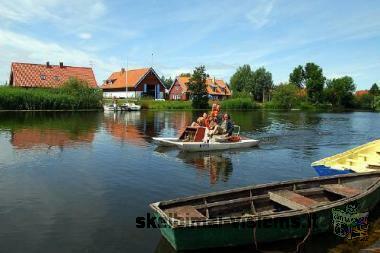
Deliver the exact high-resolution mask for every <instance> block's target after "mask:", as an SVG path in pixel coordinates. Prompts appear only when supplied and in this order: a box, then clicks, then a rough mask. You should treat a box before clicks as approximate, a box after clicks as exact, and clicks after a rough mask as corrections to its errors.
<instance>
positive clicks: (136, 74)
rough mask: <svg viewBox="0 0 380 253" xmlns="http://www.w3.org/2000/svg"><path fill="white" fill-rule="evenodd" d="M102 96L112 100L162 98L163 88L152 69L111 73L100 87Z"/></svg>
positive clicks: (123, 70) (122, 70)
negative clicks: (114, 98)
mask: <svg viewBox="0 0 380 253" xmlns="http://www.w3.org/2000/svg"><path fill="white" fill-rule="evenodd" d="M127 78H128V80H127ZM101 88H102V89H103V96H104V97H108V98H112V97H116V98H140V97H152V98H155V99H162V98H164V93H165V86H164V85H163V83H162V81H161V79H160V78H159V77H158V75H157V73H156V71H154V69H153V68H142V69H131V70H128V71H126V70H125V69H123V68H122V69H121V70H120V71H117V72H113V73H112V74H111V76H110V77H109V78H108V79H107V80H106V81H105V82H104V83H103V85H102V86H101Z"/></svg>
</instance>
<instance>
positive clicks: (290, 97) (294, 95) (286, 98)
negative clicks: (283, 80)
mask: <svg viewBox="0 0 380 253" xmlns="http://www.w3.org/2000/svg"><path fill="white" fill-rule="evenodd" d="M298 93H299V89H298V88H297V86H296V85H294V84H292V83H289V84H280V85H279V86H277V87H275V89H274V92H273V95H272V101H271V102H272V103H273V104H274V105H275V107H277V108H283V109H291V108H294V106H296V105H297V103H298V102H299V101H298V97H299V96H298Z"/></svg>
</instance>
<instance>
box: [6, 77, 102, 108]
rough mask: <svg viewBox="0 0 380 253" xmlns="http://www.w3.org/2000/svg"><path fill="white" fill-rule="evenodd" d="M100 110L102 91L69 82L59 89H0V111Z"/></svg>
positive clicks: (75, 82) (78, 82)
mask: <svg viewBox="0 0 380 253" xmlns="http://www.w3.org/2000/svg"><path fill="white" fill-rule="evenodd" d="M100 108H102V91H101V90H100V89H94V88H89V87H88V86H87V85H86V84H83V83H81V82H80V81H78V80H71V81H70V82H68V83H67V84H65V85H64V86H63V87H61V88H56V89H47V88H31V89H28V88H18V87H10V86H4V87H0V110H67V111H68V110H75V111H76V110H89V109H91V110H93V109H100Z"/></svg>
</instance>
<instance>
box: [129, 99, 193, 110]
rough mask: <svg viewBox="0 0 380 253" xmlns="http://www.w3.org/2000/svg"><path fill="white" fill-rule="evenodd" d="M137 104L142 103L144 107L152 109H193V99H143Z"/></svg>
mask: <svg viewBox="0 0 380 253" xmlns="http://www.w3.org/2000/svg"><path fill="white" fill-rule="evenodd" d="M136 103H137V104H140V105H141V108H142V109H150V110H191V109H192V106H191V101H180V100H165V101H156V100H153V99H142V100H140V101H138V102H136Z"/></svg>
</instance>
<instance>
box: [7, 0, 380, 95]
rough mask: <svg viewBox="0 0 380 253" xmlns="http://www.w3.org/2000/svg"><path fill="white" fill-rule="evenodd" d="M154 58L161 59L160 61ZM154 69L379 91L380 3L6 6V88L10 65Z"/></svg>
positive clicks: (191, 0) (74, 1) (33, 2)
mask: <svg viewBox="0 0 380 253" xmlns="http://www.w3.org/2000/svg"><path fill="white" fill-rule="evenodd" d="M152 54H153V56H152ZM46 61H50V63H51V64H58V63H59V62H60V61H63V62H64V64H65V65H71V66H92V67H93V69H94V72H95V76H96V79H97V82H98V83H99V84H101V83H102V82H103V80H105V79H107V78H108V76H109V75H110V74H111V73H112V72H113V71H118V70H120V69H121V68H122V67H128V69H133V68H140V67H149V66H153V67H154V69H155V70H156V71H157V72H158V74H159V75H165V76H167V77H168V76H171V77H175V76H176V75H178V74H180V73H182V72H191V71H192V70H193V69H194V67H196V66H199V65H205V66H206V69H207V72H208V73H209V74H210V75H211V76H215V77H216V78H222V79H225V80H226V81H227V82H229V80H230V77H231V75H232V74H233V73H234V72H235V71H236V69H237V68H238V67H239V66H241V65H243V64H250V65H251V67H252V68H254V69H256V68H259V67H265V68H266V69H267V70H269V71H270V72H271V73H272V76H273V80H274V82H275V83H280V82H286V81H287V80H288V77H289V73H290V72H291V71H292V70H293V69H294V67H296V66H298V65H303V64H305V63H307V62H315V63H316V64H318V65H320V66H321V67H322V68H323V72H324V75H325V76H326V77H327V78H337V77H341V76H345V75H349V76H352V77H353V78H354V80H355V83H356V85H357V89H368V88H369V87H370V86H371V85H372V84H373V83H375V82H377V83H380V71H379V70H380V1H370V0H368V1H343V0H334V1H305V0H300V1H285V0H247V1H245V0H239V1H236V0H231V1H224V0H216V1H211V0H210V1H206V0H180V1H178V0H174V1H169V0H168V1H163V0H161V1H159V0H150V1H145V0H140V1H119V0H112V1H111V0H108V1H105V0H65V1H61V0H0V83H4V82H5V81H7V80H8V79H9V73H10V64H11V62H31V63H42V64H44V63H45V62H46Z"/></svg>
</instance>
